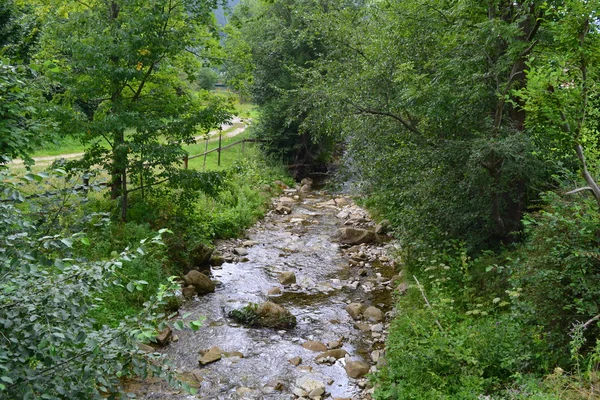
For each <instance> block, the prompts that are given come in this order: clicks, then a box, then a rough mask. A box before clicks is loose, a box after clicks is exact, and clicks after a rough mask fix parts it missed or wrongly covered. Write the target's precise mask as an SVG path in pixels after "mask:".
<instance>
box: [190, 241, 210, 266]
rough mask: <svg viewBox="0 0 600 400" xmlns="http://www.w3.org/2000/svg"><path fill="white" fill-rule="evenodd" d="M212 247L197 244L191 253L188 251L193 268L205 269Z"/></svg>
mask: <svg viewBox="0 0 600 400" xmlns="http://www.w3.org/2000/svg"><path fill="white" fill-rule="evenodd" d="M214 250H215V249H213V248H212V247H209V246H207V245H205V244H203V243H198V244H197V245H196V246H195V247H194V248H193V249H192V250H191V251H190V260H191V262H192V265H193V266H194V267H206V266H208V265H210V258H211V256H212V254H213V251H214Z"/></svg>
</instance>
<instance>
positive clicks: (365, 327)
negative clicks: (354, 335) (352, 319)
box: [354, 324, 371, 333]
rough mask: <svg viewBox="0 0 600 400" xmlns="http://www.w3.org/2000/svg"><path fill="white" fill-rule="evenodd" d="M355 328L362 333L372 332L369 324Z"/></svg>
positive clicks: (355, 325)
mask: <svg viewBox="0 0 600 400" xmlns="http://www.w3.org/2000/svg"><path fill="white" fill-rule="evenodd" d="M354 327H355V328H356V329H358V330H360V331H361V332H365V333H368V332H371V325H369V324H354Z"/></svg>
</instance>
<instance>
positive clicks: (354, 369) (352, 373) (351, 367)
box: [344, 361, 369, 379]
mask: <svg viewBox="0 0 600 400" xmlns="http://www.w3.org/2000/svg"><path fill="white" fill-rule="evenodd" d="M344 369H345V370H346V373H347V374H348V376H349V377H350V378H354V379H358V378H362V377H363V376H365V375H366V374H368V373H369V365H368V364H366V363H364V362H362V361H348V362H347V363H346V366H345V367H344Z"/></svg>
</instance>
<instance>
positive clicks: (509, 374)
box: [375, 242, 548, 399]
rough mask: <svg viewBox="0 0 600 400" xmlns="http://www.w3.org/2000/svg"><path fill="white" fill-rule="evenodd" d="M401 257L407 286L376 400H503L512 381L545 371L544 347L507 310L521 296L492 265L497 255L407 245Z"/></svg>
mask: <svg viewBox="0 0 600 400" xmlns="http://www.w3.org/2000/svg"><path fill="white" fill-rule="evenodd" d="M406 250H407V251H408V250H409V249H406ZM404 259H405V260H406V262H407V265H406V268H405V273H406V275H407V281H409V282H411V286H410V288H409V291H408V293H407V294H406V295H405V296H403V297H400V298H399V299H398V303H397V308H398V310H399V315H398V317H397V318H396V319H395V320H394V321H393V323H392V326H391V327H390V335H389V337H388V340H387V346H386V360H387V364H386V366H385V367H384V368H383V369H382V371H381V372H380V373H378V374H377V376H376V378H375V379H376V381H377V382H378V383H379V384H380V387H379V388H378V390H377V392H376V398H378V399H395V398H408V399H475V398H478V397H479V396H482V395H492V398H496V397H495V395H499V397H498V398H504V396H503V395H502V394H503V393H504V394H506V393H508V392H509V391H510V390H509V388H511V386H512V385H513V384H514V378H515V376H519V375H522V376H526V375H529V374H534V373H537V372H539V371H541V370H543V369H542V368H543V367H544V366H545V365H546V364H545V363H546V360H545V357H546V355H547V354H548V353H547V344H546V343H545V342H544V341H543V340H542V336H541V329H540V328H539V327H538V326H536V325H529V324H527V323H526V322H524V321H522V320H521V319H520V318H518V316H519V314H515V313H513V312H512V311H511V309H510V305H511V304H512V303H513V301H514V298H515V297H516V296H518V293H517V292H515V291H510V290H508V287H509V286H508V284H507V282H506V280H507V276H508V275H509V273H510V271H509V270H508V268H507V267H504V266H500V265H498V264H494V263H493V262H494V261H497V260H498V259H500V257H498V256H494V255H493V254H486V255H484V256H482V257H481V258H478V259H474V260H473V259H471V258H470V257H469V256H468V255H467V253H466V252H465V249H464V246H462V245H461V244H460V243H453V242H449V243H446V244H444V245H439V246H436V247H434V246H422V247H412V248H411V249H410V253H406V254H405V257H404ZM413 273H414V274H415V275H412V274H413ZM409 274H411V275H409ZM416 275H418V276H419V278H416ZM425 299H427V300H425ZM507 398H519V397H507Z"/></svg>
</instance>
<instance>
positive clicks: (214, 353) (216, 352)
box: [198, 346, 223, 365]
mask: <svg viewBox="0 0 600 400" xmlns="http://www.w3.org/2000/svg"><path fill="white" fill-rule="evenodd" d="M222 354H223V350H221V348H219V347H217V346H214V347H211V348H210V349H209V350H208V351H207V352H206V353H204V355H202V357H200V359H199V360H198V361H199V362H200V364H202V365H206V364H210V363H213V362H215V361H219V360H220V359H221V356H222Z"/></svg>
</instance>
